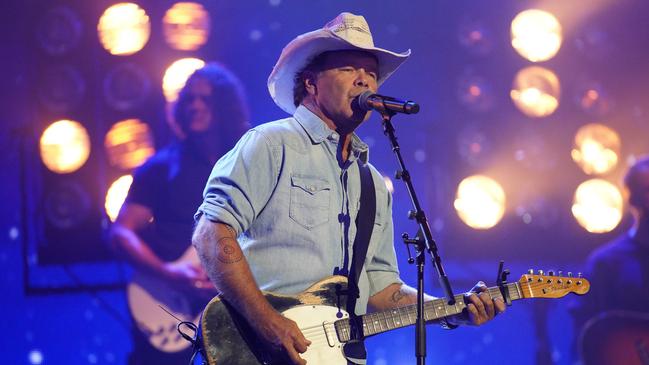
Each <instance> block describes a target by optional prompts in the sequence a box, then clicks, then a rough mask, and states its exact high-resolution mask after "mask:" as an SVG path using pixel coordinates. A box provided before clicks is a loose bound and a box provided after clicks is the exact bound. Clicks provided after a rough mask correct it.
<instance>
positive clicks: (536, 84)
mask: <svg viewBox="0 0 649 365" xmlns="http://www.w3.org/2000/svg"><path fill="white" fill-rule="evenodd" d="M560 91H561V88H560V85H559V79H558V78H557V76H556V75H555V74H554V73H553V72H552V71H550V70H548V69H546V68H543V67H538V66H530V67H526V68H524V69H522V70H520V71H519V72H518V73H517V74H516V77H515V78H514V83H513V86H512V90H511V92H510V96H511V98H512V101H513V102H514V105H516V107H517V108H518V109H519V110H520V111H521V112H523V113H524V114H525V115H527V116H530V117H535V118H540V117H546V116H548V115H550V114H552V113H554V111H555V110H556V109H557V107H558V106H559V96H560V95H559V94H560Z"/></svg>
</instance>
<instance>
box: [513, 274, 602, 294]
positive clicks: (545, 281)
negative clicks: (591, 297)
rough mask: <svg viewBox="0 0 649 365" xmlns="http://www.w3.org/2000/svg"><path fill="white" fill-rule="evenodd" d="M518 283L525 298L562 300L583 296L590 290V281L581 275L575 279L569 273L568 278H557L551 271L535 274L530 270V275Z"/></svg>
mask: <svg viewBox="0 0 649 365" xmlns="http://www.w3.org/2000/svg"><path fill="white" fill-rule="evenodd" d="M559 273H561V272H559ZM518 283H519V285H520V287H521V291H522V294H523V298H561V297H564V296H566V295H568V294H570V293H575V294H578V295H583V294H586V293H588V291H589V290H590V282H588V280H586V279H585V278H583V277H581V274H579V275H578V276H577V277H573V276H572V273H568V276H556V275H554V274H553V273H552V272H551V271H550V272H548V273H547V274H544V273H543V271H539V272H538V274H534V273H533V272H532V270H530V273H528V274H525V275H523V276H521V278H520V280H519V281H518Z"/></svg>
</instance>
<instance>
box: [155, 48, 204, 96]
mask: <svg viewBox="0 0 649 365" xmlns="http://www.w3.org/2000/svg"><path fill="white" fill-rule="evenodd" d="M203 66H205V61H203V60H201V59H198V58H182V59H180V60H178V61H176V62H174V63H172V64H171V66H169V67H168V68H167V71H165V74H164V77H163V78H162V90H163V92H164V95H165V99H167V102H169V103H171V102H174V101H176V99H178V93H179V92H180V89H182V88H183V86H185V83H186V82H187V78H189V76H191V74H192V73H194V71H196V70H198V69H199V68H201V67H203Z"/></svg>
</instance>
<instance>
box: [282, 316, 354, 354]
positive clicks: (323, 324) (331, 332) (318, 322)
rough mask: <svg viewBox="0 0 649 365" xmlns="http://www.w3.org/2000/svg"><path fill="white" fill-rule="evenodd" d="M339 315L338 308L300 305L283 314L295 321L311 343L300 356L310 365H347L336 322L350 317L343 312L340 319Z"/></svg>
mask: <svg viewBox="0 0 649 365" xmlns="http://www.w3.org/2000/svg"><path fill="white" fill-rule="evenodd" d="M338 313H339V312H338V308H336V307H331V306H327V305H300V306H297V307H293V308H291V309H289V310H286V311H284V312H283V313H282V314H283V315H284V316H285V317H287V318H289V319H292V320H293V321H295V322H296V323H297V324H298V326H299V327H300V330H301V331H302V333H303V334H304V336H305V337H306V338H307V340H309V341H311V345H310V346H309V347H308V349H307V351H306V352H305V353H303V354H301V355H300V356H301V357H302V358H303V359H305V360H306V361H307V363H308V364H327V365H347V359H345V356H344V355H343V349H342V346H343V345H342V344H341V343H340V342H339V341H338V336H337V335H336V330H335V329H334V322H335V321H336V320H339V319H342V318H347V317H349V315H348V314H347V312H345V311H341V313H342V317H340V318H339V317H337V316H336V315H337V314H338Z"/></svg>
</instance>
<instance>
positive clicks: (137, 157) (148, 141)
mask: <svg viewBox="0 0 649 365" xmlns="http://www.w3.org/2000/svg"><path fill="white" fill-rule="evenodd" d="M104 146H105V147H106V152H108V159H109V161H110V164H111V165H113V166H117V167H119V168H121V169H124V170H130V169H133V168H136V167H138V166H140V165H141V164H142V163H143V162H144V161H146V160H147V159H148V158H149V157H151V155H153V154H154V153H155V148H154V147H153V137H152V136H151V131H150V129H149V126H148V125H147V124H146V123H144V122H142V121H140V120H138V119H127V120H123V121H121V122H117V123H115V124H113V126H112V127H111V128H110V130H109V131H108V133H107V134H106V138H105V140H104Z"/></svg>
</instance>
